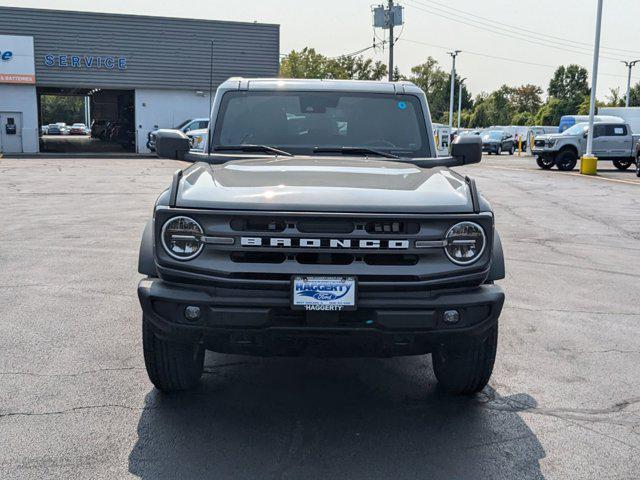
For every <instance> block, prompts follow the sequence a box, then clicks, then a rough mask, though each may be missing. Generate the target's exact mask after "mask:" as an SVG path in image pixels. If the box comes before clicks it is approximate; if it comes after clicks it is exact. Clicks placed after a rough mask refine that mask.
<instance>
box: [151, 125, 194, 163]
mask: <svg viewBox="0 0 640 480" xmlns="http://www.w3.org/2000/svg"><path fill="white" fill-rule="evenodd" d="M190 148H191V144H190V142H189V137H187V136H186V135H185V134H184V133H182V132H181V131H180V130H168V129H165V130H158V132H157V133H156V153H157V154H158V157H160V158H169V159H172V160H183V159H184V156H185V155H186V154H187V153H189V149H190Z"/></svg>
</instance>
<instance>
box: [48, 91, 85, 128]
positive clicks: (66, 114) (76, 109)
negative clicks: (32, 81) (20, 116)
mask: <svg viewBox="0 0 640 480" xmlns="http://www.w3.org/2000/svg"><path fill="white" fill-rule="evenodd" d="M40 104H41V108H42V110H41V111H42V124H43V125H48V124H50V123H57V122H65V123H68V124H73V123H80V122H84V98H83V97H80V96H71V95H66V96H63V95H42V97H40Z"/></svg>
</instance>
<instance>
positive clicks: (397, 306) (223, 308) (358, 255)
mask: <svg viewBox="0 0 640 480" xmlns="http://www.w3.org/2000/svg"><path fill="white" fill-rule="evenodd" d="M209 125H210V127H209V132H208V136H207V138H208V140H207V143H208V144H207V145H206V146H205V149H204V150H205V151H204V153H194V152H189V151H188V150H189V140H188V138H187V137H186V135H184V134H183V133H182V132H179V131H175V130H165V131H163V130H160V131H159V132H158V134H157V150H158V155H159V156H161V157H163V158H178V159H184V160H187V161H189V162H193V164H192V165H190V166H187V167H186V168H184V169H183V170H178V171H177V172H176V173H175V175H174V177H173V181H172V183H171V185H170V186H169V187H168V188H167V189H166V190H165V191H164V192H162V194H161V195H160V196H159V197H158V200H157V201H156V204H155V206H154V209H153V216H152V218H151V219H150V220H149V222H148V223H147V226H146V228H145V230H144V234H143V237H142V244H141V248H140V258H139V271H140V272H141V273H142V274H144V275H145V278H144V279H142V280H141V281H140V284H139V286H138V296H139V299H140V304H141V306H142V312H143V315H142V330H143V345H144V357H145V363H146V367H147V371H148V374H149V378H150V379H151V381H152V382H153V384H154V385H155V386H156V387H157V388H158V389H160V390H162V391H174V390H182V389H186V388H190V387H193V386H194V385H195V384H196V383H197V382H198V380H199V378H200V375H201V373H202V369H203V361H204V352H205V350H212V351H215V352H223V353H234V354H246V355H294V356H295V355H318V356H325V355H330V356H372V357H390V356H394V355H422V354H428V353H431V354H432V356H433V369H434V372H435V376H436V378H437V379H438V381H439V383H440V384H441V385H442V386H443V387H444V388H445V389H446V390H447V391H449V392H453V393H459V394H471V393H474V392H478V391H479V390H481V389H482V388H483V387H484V386H485V385H486V384H487V382H488V380H489V377H490V375H491V372H492V369H493V363H494V359H495V355H496V348H497V336H498V317H499V316H500V312H501V310H502V305H503V302H504V293H503V291H502V289H501V288H500V287H499V286H498V285H496V284H495V283H494V282H495V281H496V280H500V279H502V278H504V274H505V272H504V259H503V255H502V247H501V243H500V237H499V235H498V232H497V231H496V229H495V220H494V215H493V212H492V211H491V207H490V206H489V203H488V202H487V201H486V200H485V199H484V198H483V197H482V196H481V195H480V194H479V193H478V190H477V188H476V184H475V182H474V181H473V179H471V178H469V177H467V176H463V175H460V174H459V173H457V172H456V171H454V170H450V169H449V168H448V167H453V166H461V165H466V164H470V163H477V162H479V161H480V159H481V157H482V145H481V141H480V139H479V138H478V137H464V138H459V139H456V141H455V142H454V143H453V145H452V156H451V157H439V158H436V157H435V151H436V150H435V145H434V138H433V135H432V134H431V132H432V126H431V119H430V116H429V108H428V105H427V101H426V98H425V95H424V93H423V92H422V91H421V90H420V89H419V88H418V87H416V86H415V85H413V84H411V83H408V82H397V83H388V82H360V81H315V80H283V79H260V80H248V79H237V78H236V79H230V80H228V81H226V82H225V83H223V84H222V85H221V86H220V87H219V88H218V91H217V93H216V96H215V99H214V106H213V113H212V121H211V122H210V124H209Z"/></svg>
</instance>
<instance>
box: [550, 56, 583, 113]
mask: <svg viewBox="0 0 640 480" xmlns="http://www.w3.org/2000/svg"><path fill="white" fill-rule="evenodd" d="M588 78H589V75H588V73H587V70H586V69H585V68H583V67H581V66H579V65H575V64H572V65H568V66H566V67H565V66H564V65H561V66H560V67H558V68H557V70H556V71H555V73H554V74H553V78H552V79H551V81H550V82H549V89H548V93H549V96H550V97H554V98H557V99H558V100H561V101H562V102H563V104H564V105H565V106H566V107H567V108H569V109H571V108H572V109H573V111H572V112H569V113H576V111H577V110H578V107H579V105H580V104H581V103H582V101H583V100H584V97H585V96H587V95H589V94H590V92H591V90H590V89H589V83H588Z"/></svg>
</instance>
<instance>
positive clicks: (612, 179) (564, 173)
mask: <svg viewBox="0 0 640 480" xmlns="http://www.w3.org/2000/svg"><path fill="white" fill-rule="evenodd" d="M484 166H485V167H486V168H496V169H498V170H514V171H525V172H537V173H545V170H535V169H531V168H521V167H500V166H497V165H484ZM546 172H547V173H552V174H553V175H558V174H560V175H572V176H574V177H584V178H589V179H592V180H605V181H607V182H616V183H627V184H629V185H640V181H638V182H634V181H632V180H620V179H618V178H608V177H601V176H600V175H582V174H580V173H577V172H548V171H546Z"/></svg>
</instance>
